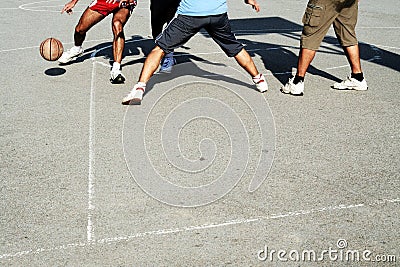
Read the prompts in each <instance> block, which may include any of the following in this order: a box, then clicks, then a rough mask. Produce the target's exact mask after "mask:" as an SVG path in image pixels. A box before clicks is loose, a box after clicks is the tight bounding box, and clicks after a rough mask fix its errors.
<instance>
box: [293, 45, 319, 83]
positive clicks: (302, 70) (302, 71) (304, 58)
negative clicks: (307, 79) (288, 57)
mask: <svg viewBox="0 0 400 267" xmlns="http://www.w3.org/2000/svg"><path fill="white" fill-rule="evenodd" d="M316 53H317V51H315V50H311V49H307V48H301V49H300V53H299V59H298V61H297V73H296V75H298V76H301V77H304V76H305V75H306V73H307V69H308V67H309V66H310V64H311V62H312V61H313V59H314V57H315V54H316Z"/></svg>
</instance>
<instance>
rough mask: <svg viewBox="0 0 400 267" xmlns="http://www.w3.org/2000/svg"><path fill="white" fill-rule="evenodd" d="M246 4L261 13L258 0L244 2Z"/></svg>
mask: <svg viewBox="0 0 400 267" xmlns="http://www.w3.org/2000/svg"><path fill="white" fill-rule="evenodd" d="M244 2H245V3H246V4H248V5H251V7H252V8H253V9H254V10H255V11H257V12H259V11H260V5H259V4H258V3H257V0H244Z"/></svg>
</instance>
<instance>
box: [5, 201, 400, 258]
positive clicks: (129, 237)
mask: <svg viewBox="0 0 400 267" xmlns="http://www.w3.org/2000/svg"><path fill="white" fill-rule="evenodd" d="M389 204H400V198H394V199H383V200H377V201H375V202H371V203H357V204H347V205H336V206H328V207H322V208H318V207H315V208H312V209H308V210H307V209H305V210H297V211H292V212H287V213H281V214H271V215H269V216H260V217H255V218H248V219H236V220H230V221H225V222H220V223H208V224H202V225H192V226H186V227H180V228H170V229H159V230H154V231H146V232H141V233H136V234H131V235H126V236H117V237H111V238H102V239H99V240H97V241H92V242H86V243H83V242H77V243H70V244H64V245H59V246H55V247H51V248H38V249H30V250H23V251H19V252H14V253H6V254H1V255H0V260H1V259H8V260H10V259H12V258H16V257H21V256H28V255H35V254H40V253H46V252H47V253H48V252H55V251H63V250H68V249H73V248H84V247H90V246H95V245H112V244H115V243H120V242H129V241H132V240H134V239H137V238H142V237H152V236H161V235H170V234H176V233H187V232H188V233H190V232H193V231H197V230H198V231H201V230H207V229H213V228H221V227H227V226H235V225H236V226H239V225H244V224H249V223H256V222H265V221H269V220H275V219H282V218H291V217H297V216H304V215H312V214H319V213H327V212H337V211H341V210H349V209H361V208H371V207H377V206H379V207H380V206H384V205H389Z"/></svg>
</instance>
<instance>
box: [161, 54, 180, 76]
mask: <svg viewBox="0 0 400 267" xmlns="http://www.w3.org/2000/svg"><path fill="white" fill-rule="evenodd" d="M175 64H176V60H175V58H174V57H173V56H168V55H167V56H165V57H164V58H163V60H162V61H161V67H160V70H159V72H161V73H171V71H172V66H174V65H175Z"/></svg>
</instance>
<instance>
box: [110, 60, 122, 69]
mask: <svg viewBox="0 0 400 267" xmlns="http://www.w3.org/2000/svg"><path fill="white" fill-rule="evenodd" d="M112 68H113V70H120V69H121V63H118V62H114V63H113V66H112Z"/></svg>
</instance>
